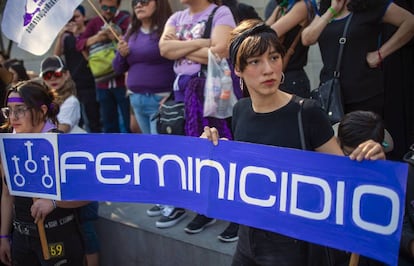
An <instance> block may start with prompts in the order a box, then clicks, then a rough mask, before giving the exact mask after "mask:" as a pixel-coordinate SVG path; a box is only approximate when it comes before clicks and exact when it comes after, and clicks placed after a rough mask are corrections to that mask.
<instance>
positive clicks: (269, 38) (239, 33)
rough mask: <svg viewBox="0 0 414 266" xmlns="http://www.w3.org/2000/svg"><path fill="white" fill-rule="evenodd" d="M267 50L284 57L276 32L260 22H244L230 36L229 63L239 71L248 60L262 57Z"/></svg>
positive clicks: (249, 20) (253, 20)
mask: <svg viewBox="0 0 414 266" xmlns="http://www.w3.org/2000/svg"><path fill="white" fill-rule="evenodd" d="M269 48H274V49H275V50H276V52H278V53H280V54H281V55H282V57H283V56H284V55H285V48H284V47H283V45H282V43H281V42H280V40H279V38H278V37H277V34H276V32H275V31H274V30H273V29H272V28H270V27H269V26H268V25H266V24H265V23H264V22H263V21H261V20H257V19H248V20H244V21H242V22H241V23H240V24H239V25H238V26H237V27H236V28H234V29H233V30H232V32H231V34H230V44H229V53H230V61H231V62H232V64H233V66H234V68H235V69H237V70H239V71H243V70H244V69H245V67H246V66H247V59H248V58H250V57H252V56H258V55H262V54H264V53H265V52H266V51H267V50H268V49H269Z"/></svg>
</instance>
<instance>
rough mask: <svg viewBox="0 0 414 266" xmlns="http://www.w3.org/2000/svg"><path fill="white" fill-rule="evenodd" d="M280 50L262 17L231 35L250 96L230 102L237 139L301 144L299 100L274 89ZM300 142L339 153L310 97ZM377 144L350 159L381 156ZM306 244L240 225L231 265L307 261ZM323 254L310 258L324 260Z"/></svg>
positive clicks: (291, 265) (207, 133) (297, 265)
mask: <svg viewBox="0 0 414 266" xmlns="http://www.w3.org/2000/svg"><path fill="white" fill-rule="evenodd" d="M283 56H284V49H283V46H282V44H281V43H280V41H279V39H278V38H277V36H276V33H275V32H274V31H273V30H272V29H271V28H270V27H269V26H266V25H265V24H264V23H263V22H261V21H258V20H247V21H244V22H242V23H241V24H240V25H239V26H237V27H236V28H235V29H234V30H233V31H232V34H231V40H230V59H231V61H232V63H233V65H234V69H235V73H236V75H237V76H239V77H240V79H241V81H242V84H243V87H244V89H245V90H248V92H249V94H250V97H249V98H243V99H241V100H239V102H237V104H236V105H235V107H234V111H233V117H232V128H233V133H234V139H235V140H237V141H244V142H251V143H260V144H266V145H273V146H281V147H289V148H297V149H301V148H302V146H303V145H302V144H303V143H301V140H300V134H299V126H298V125H299V123H298V111H299V108H300V102H301V101H302V100H303V99H302V98H299V97H297V96H293V95H291V94H288V93H286V92H283V91H281V90H280V89H279V87H280V83H281V80H282V65H283ZM302 118H303V129H304V136H305V146H306V149H308V150H314V151H318V152H324V153H330V154H336V155H343V153H342V151H341V149H340V147H339V146H338V144H337V142H336V139H335V137H334V135H333V130H332V128H331V125H330V122H329V120H328V117H327V116H326V114H325V113H324V112H323V111H322V109H321V108H319V107H318V106H317V104H316V103H315V102H314V101H312V100H306V101H304V102H303V110H302ZM202 137H205V138H208V139H210V140H211V141H213V143H214V144H217V143H218V139H219V132H218V131H217V129H215V128H210V127H205V128H204V133H203V135H202ZM384 157H385V155H384V152H383V151H382V148H381V145H380V144H378V143H376V142H373V141H371V140H370V141H367V142H365V143H363V144H362V145H361V146H360V147H358V148H356V149H355V151H354V152H353V153H352V154H351V155H350V158H352V159H357V160H362V159H363V158H370V159H379V158H384ZM306 249H307V243H305V242H303V241H299V240H297V239H293V238H291V237H288V236H284V235H281V234H278V233H273V232H269V231H266V230H262V229H257V228H253V227H249V226H244V225H240V229H239V241H238V245H237V249H236V253H235V254H234V256H233V265H287V266H302V265H308V264H307V262H309V259H308V257H307V252H306ZM323 260H324V257H323V256H315V257H312V263H314V264H313V265H323V263H324V261H323Z"/></svg>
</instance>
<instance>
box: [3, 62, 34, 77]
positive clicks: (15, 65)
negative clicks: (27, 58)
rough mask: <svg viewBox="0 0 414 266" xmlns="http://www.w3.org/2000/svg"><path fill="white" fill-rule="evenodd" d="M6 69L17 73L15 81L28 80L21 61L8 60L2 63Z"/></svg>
mask: <svg viewBox="0 0 414 266" xmlns="http://www.w3.org/2000/svg"><path fill="white" fill-rule="evenodd" d="M4 67H5V68H6V69H9V68H11V69H13V70H14V71H15V72H16V73H17V81H23V80H29V79H30V78H29V75H27V71H26V68H25V67H24V62H23V60H18V59H9V60H7V61H6V62H5V63H4Z"/></svg>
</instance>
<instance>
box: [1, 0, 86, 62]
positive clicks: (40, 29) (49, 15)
mask: <svg viewBox="0 0 414 266" xmlns="http://www.w3.org/2000/svg"><path fill="white" fill-rule="evenodd" d="M81 2H82V0H8V1H7V5H6V8H5V9H4V13H3V21H2V23H1V26H2V31H3V34H4V35H5V36H6V37H7V38H9V39H10V40H13V41H15V42H16V43H18V47H20V48H22V49H24V50H26V51H28V52H30V53H32V54H35V55H43V54H45V53H46V52H47V51H48V50H49V48H50V46H51V45H52V43H53V41H54V39H55V38H56V36H57V35H58V33H59V31H60V30H61V29H62V28H63V26H64V25H65V24H66V23H67V22H68V21H69V20H70V19H71V18H72V16H73V11H74V10H75V8H76V7H77V6H78V5H79V4H80V3H81Z"/></svg>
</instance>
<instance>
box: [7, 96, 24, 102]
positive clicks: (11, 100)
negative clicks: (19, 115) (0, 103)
mask: <svg viewBox="0 0 414 266" xmlns="http://www.w3.org/2000/svg"><path fill="white" fill-rule="evenodd" d="M7 102H8V103H24V100H23V98H22V97H10V98H8V99H7Z"/></svg>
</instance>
